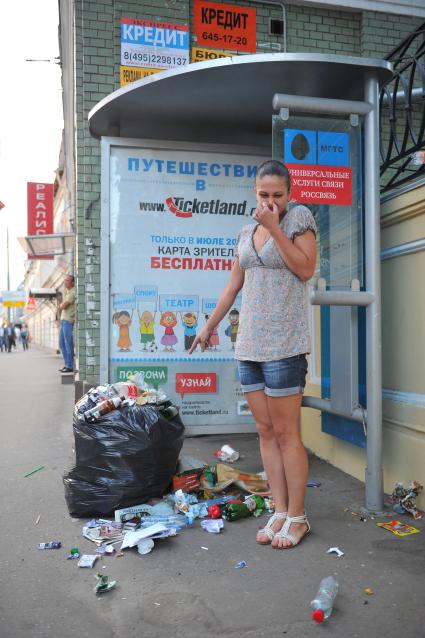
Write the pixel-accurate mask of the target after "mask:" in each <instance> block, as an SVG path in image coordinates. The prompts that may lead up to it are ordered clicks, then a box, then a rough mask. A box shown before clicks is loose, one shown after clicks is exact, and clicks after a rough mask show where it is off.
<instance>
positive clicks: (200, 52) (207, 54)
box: [191, 47, 236, 62]
mask: <svg viewBox="0 0 425 638" xmlns="http://www.w3.org/2000/svg"><path fill="white" fill-rule="evenodd" d="M232 55H236V54H235V53H224V51H217V50H214V51H213V50H212V49H199V48H198V47H192V55H191V58H192V59H191V61H192V62H202V61H203V60H217V59H218V58H231V57H232Z"/></svg>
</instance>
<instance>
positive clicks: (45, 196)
mask: <svg viewBox="0 0 425 638" xmlns="http://www.w3.org/2000/svg"><path fill="white" fill-rule="evenodd" d="M27 207H28V235H51V234H52V233H53V184H40V183H38V182H28V183H27ZM28 259H53V255H43V256H40V257H38V256H34V255H28Z"/></svg>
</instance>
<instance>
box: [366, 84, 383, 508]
mask: <svg viewBox="0 0 425 638" xmlns="http://www.w3.org/2000/svg"><path fill="white" fill-rule="evenodd" d="M364 89H365V95H364V99H365V101H367V102H369V103H370V104H371V105H372V106H373V108H372V110H371V111H370V112H369V113H368V114H367V115H366V116H365V121H364V145H365V149H364V157H365V171H364V174H365V180H364V187H365V260H366V264H365V272H366V288H367V290H368V291H370V292H371V293H372V294H373V295H374V300H373V302H372V303H371V304H370V305H369V306H367V308H366V367H367V370H366V379H367V416H368V419H367V421H368V423H367V466H366V471H365V482H366V509H367V510H369V511H381V510H383V507H384V498H383V496H384V489H383V471H382V361H381V355H382V344H381V264H380V201H379V86H378V80H377V77H376V76H375V75H374V74H369V75H368V76H367V77H366V79H365V86H364Z"/></svg>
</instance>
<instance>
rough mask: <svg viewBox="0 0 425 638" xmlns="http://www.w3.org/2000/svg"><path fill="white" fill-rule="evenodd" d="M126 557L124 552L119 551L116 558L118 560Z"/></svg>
mask: <svg viewBox="0 0 425 638" xmlns="http://www.w3.org/2000/svg"><path fill="white" fill-rule="evenodd" d="M123 556H124V552H122V551H121V550H119V551H118V552H117V553H116V554H115V557H116V558H122V557H123Z"/></svg>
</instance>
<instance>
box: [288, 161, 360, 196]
mask: <svg viewBox="0 0 425 638" xmlns="http://www.w3.org/2000/svg"><path fill="white" fill-rule="evenodd" d="M286 166H287V167H288V169H289V172H290V173H291V199H293V200H295V201H296V202H299V203H300V204H337V205H339V206H351V204H352V201H353V185H352V169H351V167H349V166H318V165H316V164H286Z"/></svg>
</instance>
